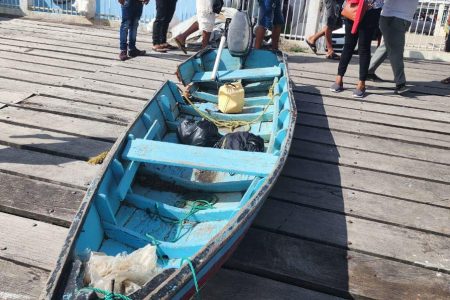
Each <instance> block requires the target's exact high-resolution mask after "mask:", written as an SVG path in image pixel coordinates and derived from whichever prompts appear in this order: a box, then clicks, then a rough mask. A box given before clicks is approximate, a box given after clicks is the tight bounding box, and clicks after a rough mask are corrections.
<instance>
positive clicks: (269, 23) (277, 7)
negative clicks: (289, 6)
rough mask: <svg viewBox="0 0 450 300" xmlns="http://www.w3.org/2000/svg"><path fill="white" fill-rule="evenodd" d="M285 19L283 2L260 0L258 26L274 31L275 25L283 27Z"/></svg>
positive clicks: (279, 0) (278, 0)
mask: <svg viewBox="0 0 450 300" xmlns="http://www.w3.org/2000/svg"><path fill="white" fill-rule="evenodd" d="M283 24H284V17H283V13H282V12H281V0H259V20H258V25H260V26H263V27H264V28H266V29H270V30H271V29H272V28H273V25H283Z"/></svg>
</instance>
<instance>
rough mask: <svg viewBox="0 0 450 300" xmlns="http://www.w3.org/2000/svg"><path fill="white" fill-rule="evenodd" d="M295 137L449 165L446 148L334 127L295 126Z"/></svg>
mask: <svg viewBox="0 0 450 300" xmlns="http://www.w3.org/2000/svg"><path fill="white" fill-rule="evenodd" d="M294 136H295V138H296V139H301V140H306V141H311V142H318V143H323V144H327V145H331V146H342V147H347V148H352V149H359V150H364V151H370V152H374V153H382V154H388V155H390V156H396V157H405V158H411V159H416V160H423V161H429V162H433V163H439V164H446V165H450V163H449V160H448V150H447V149H439V148H435V147H428V146H422V145H415V144H411V143H404V142H400V141H395V140H390V139H384V138H382V137H380V138H378V137H372V136H367V135H360V134H354V133H345V132H341V131H339V129H338V130H335V129H334V128H331V129H323V128H314V127H308V126H297V128H296V129H295V132H294Z"/></svg>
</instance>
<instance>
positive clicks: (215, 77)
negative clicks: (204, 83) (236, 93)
mask: <svg viewBox="0 0 450 300" xmlns="http://www.w3.org/2000/svg"><path fill="white" fill-rule="evenodd" d="M230 22H231V19H230V18H227V19H226V20H225V30H224V31H223V34H222V37H221V38H220V44H219V49H218V50H217V56H216V61H215V62H214V68H213V71H212V73H211V80H216V81H217V80H218V79H219V78H218V74H217V71H218V70H219V63H220V57H221V56H222V51H223V48H224V47H225V42H226V40H227V34H228V26H229V25H230Z"/></svg>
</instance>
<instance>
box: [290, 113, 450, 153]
mask: <svg viewBox="0 0 450 300" xmlns="http://www.w3.org/2000/svg"><path fill="white" fill-rule="evenodd" d="M297 123H298V124H299V125H302V126H313V127H316V128H322V129H326V130H330V128H331V129H333V130H338V131H342V132H346V133H350V134H358V135H365V136H371V137H377V138H384V139H391V140H396V141H402V142H409V143H413V144H417V145H427V146H430V147H441V148H446V149H448V148H450V141H449V136H448V135H445V134H440V133H432V132H423V131H420V130H411V129H405V128H398V127H392V126H387V125H380V124H371V123H367V122H364V121H363V120H361V121H356V120H346V119H343V118H334V117H325V116H320V115H312V114H307V113H302V112H300V113H299V117H298V118H297Z"/></svg>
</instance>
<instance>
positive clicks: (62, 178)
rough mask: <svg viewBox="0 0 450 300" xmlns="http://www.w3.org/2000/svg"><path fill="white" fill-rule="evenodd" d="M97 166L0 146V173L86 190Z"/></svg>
mask: <svg viewBox="0 0 450 300" xmlns="http://www.w3.org/2000/svg"><path fill="white" fill-rule="evenodd" d="M99 168H100V167H99V166H94V165H90V164H88V163H87V162H85V161H79V160H74V159H71V158H67V157H61V156H55V155H50V154H45V153H40V152H34V151H29V150H23V149H16V148H11V147H8V146H3V145H0V171H3V172H6V173H9V174H21V175H23V176H25V177H30V178H39V179H42V180H44V181H48V182H57V183H61V184H64V185H66V186H72V187H76V188H79V189H84V188H86V187H87V186H88V185H89V183H90V181H91V180H92V178H94V175H95V174H96V173H97V171H98V170H99Z"/></svg>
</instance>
